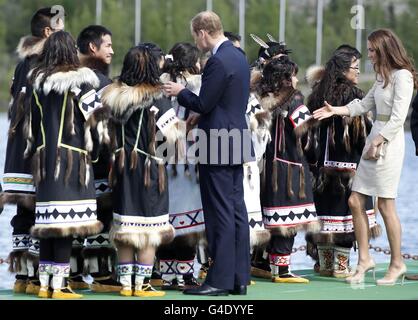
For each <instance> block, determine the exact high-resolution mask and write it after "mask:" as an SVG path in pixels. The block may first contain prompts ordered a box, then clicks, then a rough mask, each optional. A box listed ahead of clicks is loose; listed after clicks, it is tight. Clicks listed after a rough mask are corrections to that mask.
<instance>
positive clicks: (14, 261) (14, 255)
mask: <svg viewBox="0 0 418 320" xmlns="http://www.w3.org/2000/svg"><path fill="white" fill-rule="evenodd" d="M23 253H24V251H12V252H10V253H9V256H8V257H7V260H9V263H10V264H9V269H8V270H9V272H12V273H16V272H19V271H21V270H22V265H21V259H22V257H23Z"/></svg>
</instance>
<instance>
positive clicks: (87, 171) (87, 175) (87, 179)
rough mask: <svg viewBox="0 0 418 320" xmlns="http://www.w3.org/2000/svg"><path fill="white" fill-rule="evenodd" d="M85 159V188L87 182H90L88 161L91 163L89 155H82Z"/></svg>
mask: <svg viewBox="0 0 418 320" xmlns="http://www.w3.org/2000/svg"><path fill="white" fill-rule="evenodd" d="M84 158H85V161H86V179H85V182H84V186H85V187H86V188H87V187H88V185H89V183H90V167H91V166H90V163H91V159H90V157H89V156H87V155H84Z"/></svg>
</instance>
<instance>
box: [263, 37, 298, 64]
mask: <svg viewBox="0 0 418 320" xmlns="http://www.w3.org/2000/svg"><path fill="white" fill-rule="evenodd" d="M266 44H267V45H268V46H269V48H268V49H265V48H263V47H260V49H259V50H258V58H263V59H264V60H270V59H272V58H273V57H274V56H277V55H279V54H284V55H289V54H290V53H292V50H290V49H288V48H287V46H286V44H285V43H283V42H272V41H269V42H266Z"/></svg>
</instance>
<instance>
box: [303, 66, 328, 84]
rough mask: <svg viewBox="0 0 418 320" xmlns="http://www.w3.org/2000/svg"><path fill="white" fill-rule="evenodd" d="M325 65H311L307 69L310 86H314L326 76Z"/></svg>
mask: <svg viewBox="0 0 418 320" xmlns="http://www.w3.org/2000/svg"><path fill="white" fill-rule="evenodd" d="M324 72H325V67H324V66H310V67H309V68H308V70H306V81H307V82H308V85H309V87H310V88H313V86H314V85H315V84H317V83H318V82H319V81H321V79H322V78H323V76H324Z"/></svg>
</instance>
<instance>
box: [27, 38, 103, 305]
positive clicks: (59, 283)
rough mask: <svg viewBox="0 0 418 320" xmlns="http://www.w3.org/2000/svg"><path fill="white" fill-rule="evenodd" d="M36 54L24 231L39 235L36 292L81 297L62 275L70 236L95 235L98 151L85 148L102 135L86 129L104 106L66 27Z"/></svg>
mask: <svg viewBox="0 0 418 320" xmlns="http://www.w3.org/2000/svg"><path fill="white" fill-rule="evenodd" d="M39 61H40V62H39V65H37V66H36V67H35V68H34V69H33V70H31V72H30V73H29V77H30V80H29V81H30V83H31V85H32V87H33V98H32V102H31V109H30V113H29V119H30V123H31V125H30V126H29V133H28V140H27V141H28V148H27V151H28V156H30V157H31V159H32V160H31V161H32V167H33V175H34V182H35V186H36V209H35V225H34V226H33V227H32V229H31V234H32V235H33V236H34V237H37V238H39V239H40V261H39V280H40V282H41V289H40V291H39V295H38V296H39V297H41V298H49V297H51V296H52V298H56V299H74V298H81V297H82V296H81V295H79V294H76V293H74V292H73V291H72V289H71V288H70V287H69V286H68V281H67V280H68V277H69V272H70V255H71V247H72V242H73V237H74V236H79V237H82V238H83V237H87V236H90V235H94V234H98V233H99V232H100V231H101V230H102V227H103V225H102V223H101V222H100V221H98V220H97V214H96V212H97V204H96V197H95V190H94V180H93V168H92V157H93V159H96V157H97V155H95V154H92V151H93V147H94V145H95V144H96V143H100V142H101V140H103V139H105V135H104V134H97V133H96V134H92V132H95V131H97V128H99V127H102V126H103V122H104V120H105V119H106V118H107V117H108V112H107V111H106V109H105V108H102V104H101V103H100V99H99V97H98V95H97V92H96V90H95V88H97V87H98V86H99V84H100V83H99V79H98V78H97V76H96V75H95V73H94V72H93V71H92V70H91V69H89V68H85V67H81V66H80V61H79V59H78V56H77V48H76V43H75V40H74V39H73V38H72V36H71V35H70V34H69V33H67V32H64V31H59V32H56V33H54V34H53V35H51V36H50V37H49V38H48V40H47V41H46V42H45V47H44V50H43V52H42V54H41V56H40V59H39ZM99 123H100V124H99ZM95 137H97V138H98V139H97V140H96V139H95ZM107 143H110V141H107ZM50 276H52V280H51V282H50ZM50 289H52V290H50Z"/></svg>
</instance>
